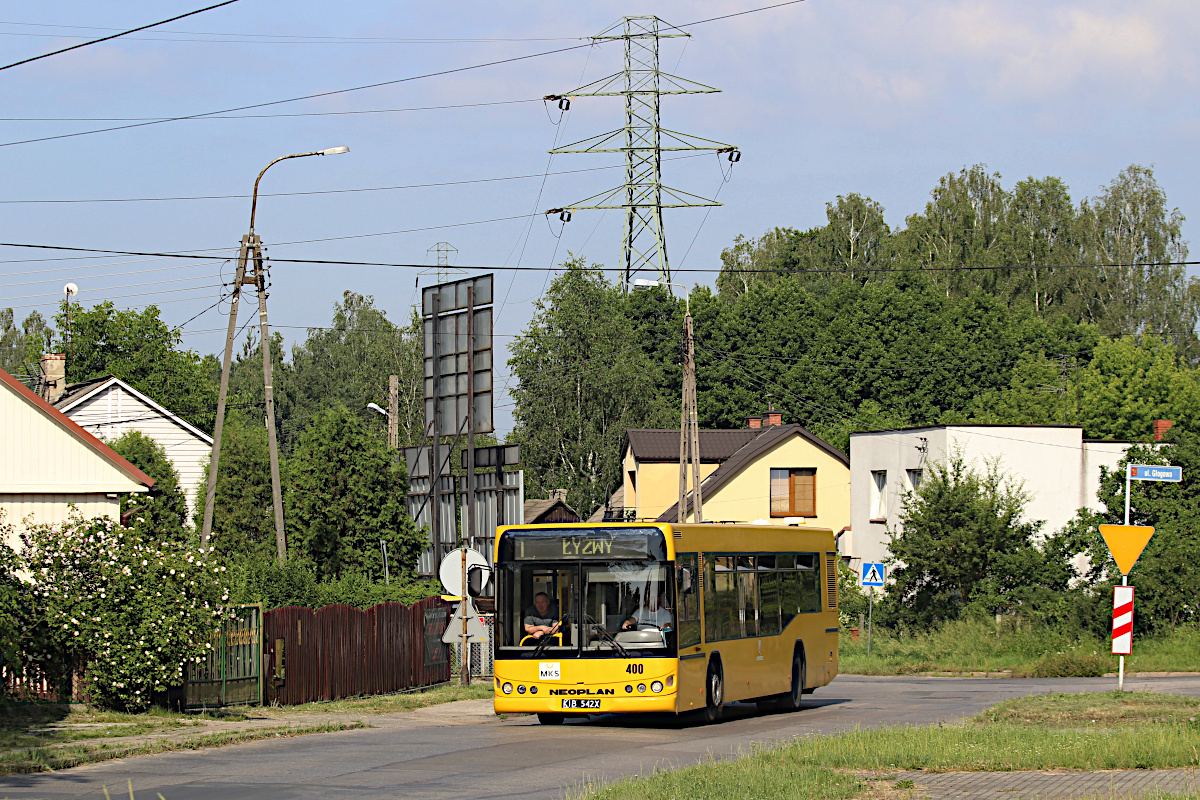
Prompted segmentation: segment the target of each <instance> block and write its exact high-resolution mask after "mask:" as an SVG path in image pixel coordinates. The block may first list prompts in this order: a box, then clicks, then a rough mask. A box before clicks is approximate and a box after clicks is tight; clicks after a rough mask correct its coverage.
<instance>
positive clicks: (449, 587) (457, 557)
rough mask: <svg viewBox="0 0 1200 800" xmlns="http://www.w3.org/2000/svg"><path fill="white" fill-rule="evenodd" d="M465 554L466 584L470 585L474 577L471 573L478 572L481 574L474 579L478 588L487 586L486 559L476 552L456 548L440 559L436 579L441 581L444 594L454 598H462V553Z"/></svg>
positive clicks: (488, 568) (488, 569) (489, 572)
mask: <svg viewBox="0 0 1200 800" xmlns="http://www.w3.org/2000/svg"><path fill="white" fill-rule="evenodd" d="M464 550H466V554H467V583H468V584H470V583H471V582H472V581H471V578H472V577H475V576H473V575H472V574H471V573H474V572H480V573H482V574H480V575H479V577H478V578H476V580H477V581H479V583H478V586H479V588H482V587H483V586H486V585H487V577H488V575H490V574H491V568H490V567H488V563H487V559H486V558H484V557H483V554H482V553H480V552H479V551H478V550H471V549H469V548H462V547H460V548H458V549H457V550H451V551H450V552H449V553H447V554H446V556H445V557H444V558H443V559H442V563H441V565H440V566H439V567H438V578H439V579H441V581H442V586H443V587H444V588H445V589H446V594H449V595H453V596H454V597H462V596H463V595H464V594H465V592H464V591H463V585H462V582H463V551H464Z"/></svg>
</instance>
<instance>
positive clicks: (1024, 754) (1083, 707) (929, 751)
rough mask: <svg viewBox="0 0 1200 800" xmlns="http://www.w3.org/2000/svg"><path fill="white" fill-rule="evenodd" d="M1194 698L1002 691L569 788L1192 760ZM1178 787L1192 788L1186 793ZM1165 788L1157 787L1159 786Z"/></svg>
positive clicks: (642, 792)
mask: <svg viewBox="0 0 1200 800" xmlns="http://www.w3.org/2000/svg"><path fill="white" fill-rule="evenodd" d="M1198 718H1200V700H1198V699H1196V698H1190V697H1172V696H1166V695H1158V694H1150V693H1137V694H1134V693H1125V694H1121V695H1119V694H1117V693H1104V694H1088V695H1043V696H1039V697H1028V698H1021V699H1017V700H1009V701H1006V702H1004V703H1001V704H999V705H997V706H994V707H992V708H990V709H988V710H987V711H985V712H983V713H982V714H980V715H979V716H977V717H974V718H973V719H970V720H966V721H964V722H963V723H962V724H956V725H934V726H927V727H897V728H879V729H872V730H854V731H849V732H846V733H842V734H837V735H833V736H816V735H814V736H805V737H801V738H797V739H794V740H793V741H792V742H790V743H789V744H786V745H784V746H782V747H778V748H772V749H755V750H752V751H750V752H748V753H743V754H740V756H739V758H737V759H735V760H731V761H722V762H717V761H710V762H707V763H702V764H698V765H695V766H692V767H686V768H684V769H680V770H676V771H672V772H652V773H651V774H650V775H647V776H644V777H638V778H637V779H632V780H625V781H621V782H619V783H614V784H609V785H595V786H590V785H586V786H582V787H578V789H577V791H576V792H575V793H574V796H575V797H578V798H585V797H586V798H599V799H601V800H617V798H620V799H621V800H669V799H673V798H680V800H682V798H687V799H688V800H708V799H709V798H712V799H713V800H717V798H726V797H739V798H752V799H754V800H758V798H762V800H778V798H781V797H806V798H807V797H811V798H814V799H815V800H836V798H843V797H850V796H853V795H856V794H858V793H860V792H864V791H869V792H870V794H871V796H872V797H884V796H890V795H888V794H887V793H886V792H883V793H882V794H881V793H880V792H882V791H883V790H884V789H887V790H888V791H890V789H898V790H900V791H901V793H900V794H897V795H895V796H897V797H901V796H905V792H909V791H910V790H911V788H912V787H911V786H908V787H895V786H892V787H890V788H889V787H888V786H884V785H883V784H880V783H879V782H878V781H873V782H871V784H870V785H869V786H868V785H867V784H866V783H864V782H862V781H860V780H859V779H858V778H857V777H856V776H855V775H854V773H855V772H875V773H888V772H899V771H905V772H908V771H915V772H946V771H987V772H993V771H996V772H1000V771H1013V770H1044V769H1072V770H1101V769H1151V768H1171V767H1193V768H1196V767H1200V756H1198V755H1197V754H1198V753H1200V722H1197V719H1198ZM1188 796H1194V794H1193V795H1188ZM1164 797H1165V796H1164Z"/></svg>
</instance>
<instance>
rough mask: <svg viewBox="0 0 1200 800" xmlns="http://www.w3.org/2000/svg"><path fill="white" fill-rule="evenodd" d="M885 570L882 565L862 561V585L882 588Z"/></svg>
mask: <svg viewBox="0 0 1200 800" xmlns="http://www.w3.org/2000/svg"><path fill="white" fill-rule="evenodd" d="M886 569H887V568H886V567H884V565H883V564H880V563H878V562H874V561H864V562H863V565H862V585H863V586H883V579H884V577H885V575H886Z"/></svg>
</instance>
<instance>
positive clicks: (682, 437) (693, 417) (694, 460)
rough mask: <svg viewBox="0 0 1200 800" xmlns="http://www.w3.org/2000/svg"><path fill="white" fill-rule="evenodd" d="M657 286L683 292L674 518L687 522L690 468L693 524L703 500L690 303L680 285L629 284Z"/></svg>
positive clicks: (701, 513)
mask: <svg viewBox="0 0 1200 800" xmlns="http://www.w3.org/2000/svg"><path fill="white" fill-rule="evenodd" d="M658 286H663V287H667V286H674V287H676V288H679V289H683V290H684V295H683V302H684V306H683V308H684V314H683V339H684V350H683V402H682V403H681V404H680V407H679V504H678V505H677V506H676V508H678V509H679V512H678V513H677V514H676V515H675V519H676V520H678V521H679V522H680V523H684V522H687V496H688V489H687V473H688V465H689V464H690V465H691V468H692V507H693V510H694V511H695V515H696V522H704V497H703V492H702V491H701V490H700V422H699V413H698V411H697V408H696V337H695V335H694V331H693V328H692V300H691V298H690V297H689V296H688V295H687V293H686V292H687V287H686V286H684V285H683V284H681V283H669V282H667V281H663V280H658V281H652V280H647V279H645V278H638V279H637V280H635V281H634V282H633V288H634V290H635V291H643V290H646V289H654V288H656V287H658Z"/></svg>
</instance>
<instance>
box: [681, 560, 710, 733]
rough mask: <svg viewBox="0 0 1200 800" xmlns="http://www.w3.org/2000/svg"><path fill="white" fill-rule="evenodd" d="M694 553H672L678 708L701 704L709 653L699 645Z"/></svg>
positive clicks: (697, 572)
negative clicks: (676, 641) (677, 650)
mask: <svg viewBox="0 0 1200 800" xmlns="http://www.w3.org/2000/svg"><path fill="white" fill-rule="evenodd" d="M703 582H704V581H703V575H702V573H701V570H700V563H699V558H698V557H697V554H696V553H678V554H676V556H675V605H676V611H677V613H676V616H677V619H678V624H679V638H678V642H679V672H678V677H677V678H676V680H677V681H679V686H678V689H677V695H676V696H677V697H678V701H677V710H678V711H687V710H689V709H693V708H703V707H704V691H705V677H706V670H707V667H708V655H707V654H706V653H705V652H703V649H704V648H703V647H702V646H701V644H700V585H701V584H702V583H703Z"/></svg>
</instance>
